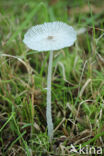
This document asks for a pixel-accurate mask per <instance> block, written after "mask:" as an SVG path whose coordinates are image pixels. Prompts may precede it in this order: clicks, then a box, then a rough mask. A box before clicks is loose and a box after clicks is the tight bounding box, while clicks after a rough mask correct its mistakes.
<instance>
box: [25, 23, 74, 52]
mask: <svg viewBox="0 0 104 156" xmlns="http://www.w3.org/2000/svg"><path fill="white" fill-rule="evenodd" d="M75 40H76V32H75V30H74V29H73V28H72V26H69V25H68V24H66V23H63V22H59V21H58V22H48V23H44V24H41V25H36V26H33V27H31V28H30V29H29V30H28V31H27V32H26V34H25V35H24V39H23V42H24V43H25V44H26V45H27V47H28V48H30V49H33V50H37V51H49V50H59V49H62V48H65V47H70V46H71V45H73V43H74V41H75Z"/></svg>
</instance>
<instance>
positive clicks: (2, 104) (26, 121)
mask: <svg viewBox="0 0 104 156" xmlns="http://www.w3.org/2000/svg"><path fill="white" fill-rule="evenodd" d="M102 6H104V3H103V1H101V2H100V4H99V1H98V0H97V1H96V3H95V1H94V0H89V1H87V0H86V1H83V0H79V1H77V0H75V1H73V2H72V1H62V0H60V1H57V0H55V1H49V0H46V1H42V2H41V1H40V0H36V1H35V2H34V1H33V0H30V1H28V0H26V1H24V0H22V1H20V0H18V1H17V0H15V1H13V0H11V1H7V2H6V1H3V0H1V1H0V155H2V156H6V155H19V156H22V155H23V156H24V155H28V156H31V155H33V156H35V155H37V156H44V155H47V156H48V155H74V153H70V150H69V149H70V146H71V144H73V145H75V146H76V147H77V148H78V147H79V145H80V144H82V146H83V147H84V146H86V145H89V146H94V147H99V146H100V147H102V149H103V154H104V44H103V43H104V18H103V16H104V11H103V7H102ZM55 20H60V21H64V22H66V23H68V24H69V25H72V26H73V27H74V28H75V29H76V30H77V31H78V37H77V41H76V43H75V45H74V46H72V47H70V48H65V49H63V50H60V51H56V52H54V61H53V75H52V116H53V122H54V139H53V142H52V144H50V143H49V141H48V137H47V125H46V116H45V112H46V89H45V88H46V82H47V80H46V78H47V67H48V58H49V54H48V52H43V53H38V52H37V51H32V50H29V49H28V48H27V47H26V46H25V45H24V44H23V42H22V39H23V36H24V33H25V32H26V30H27V29H28V28H30V27H31V26H32V25H36V24H41V23H44V22H46V21H55ZM83 28H85V32H84V33H80V30H82V29H83Z"/></svg>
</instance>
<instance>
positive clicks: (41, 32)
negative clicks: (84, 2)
mask: <svg viewBox="0 0 104 156" xmlns="http://www.w3.org/2000/svg"><path fill="white" fill-rule="evenodd" d="M75 40H76V32H75V30H74V29H73V28H72V26H69V25H68V24H66V23H63V22H59V21H56V22H48V23H44V24H41V25H36V26H33V27H31V28H30V29H29V30H28V31H27V32H26V34H25V35H24V39H23V42H24V43H25V44H26V45H27V46H28V47H29V48H30V49H33V50H37V51H50V56H49V66H48V77H47V108H46V118H47V126H48V136H49V139H50V141H51V140H52V138H53V122H52V113H51V75H52V61H53V51H54V50H59V49H62V48H64V47H70V46H72V45H73V43H74V42H75Z"/></svg>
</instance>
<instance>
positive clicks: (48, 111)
mask: <svg viewBox="0 0 104 156" xmlns="http://www.w3.org/2000/svg"><path fill="white" fill-rule="evenodd" d="M52 61H53V51H50V56H49V66H48V76H47V109H46V118H47V126H48V136H49V139H50V141H51V140H52V138H53V123H52V113H51V75H52Z"/></svg>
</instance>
